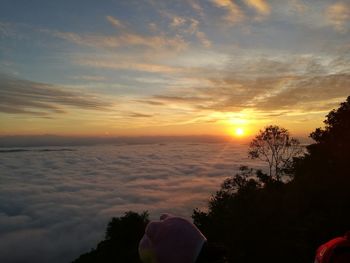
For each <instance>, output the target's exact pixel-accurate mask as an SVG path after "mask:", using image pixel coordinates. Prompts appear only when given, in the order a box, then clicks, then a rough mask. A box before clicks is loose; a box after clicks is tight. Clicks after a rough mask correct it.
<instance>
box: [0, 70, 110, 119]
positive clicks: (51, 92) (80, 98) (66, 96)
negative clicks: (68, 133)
mask: <svg viewBox="0 0 350 263" xmlns="http://www.w3.org/2000/svg"><path fill="white" fill-rule="evenodd" d="M0 86H1V89H0V111H1V112H4V113H12V114H15V113H22V114H32V115H38V116H47V115H49V114H52V113H64V112H66V111H67V107H75V108H80V109H86V110H99V111H101V110H102V111H104V110H107V109H108V108H109V107H110V106H112V104H111V103H110V102H109V101H107V100H104V99H102V98H99V97H98V96H96V95H93V94H89V93H85V92H79V91H78V90H76V91H72V90H69V89H67V88H64V87H60V86H57V85H51V84H45V83H39V82H32V81H28V80H22V79H18V78H14V77H10V76H6V75H0Z"/></svg>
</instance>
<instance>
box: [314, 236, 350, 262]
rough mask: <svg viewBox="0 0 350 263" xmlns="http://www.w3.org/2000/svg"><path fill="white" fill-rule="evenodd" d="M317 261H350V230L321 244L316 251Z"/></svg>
mask: <svg viewBox="0 0 350 263" xmlns="http://www.w3.org/2000/svg"><path fill="white" fill-rule="evenodd" d="M315 263H350V232H348V233H346V234H345V236H344V237H337V238H334V239H331V240H330V241H328V242H326V243H325V244H323V245H321V246H320V247H319V248H318V249H317V251H316V259H315Z"/></svg>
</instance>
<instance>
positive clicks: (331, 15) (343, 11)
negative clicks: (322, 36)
mask: <svg viewBox="0 0 350 263" xmlns="http://www.w3.org/2000/svg"><path fill="white" fill-rule="evenodd" d="M326 16H327V19H328V21H329V23H330V24H331V25H332V26H333V27H334V28H335V29H336V30H337V31H339V32H342V33H345V32H346V31H347V28H346V24H347V23H348V22H349V20H350V6H349V4H346V3H343V2H337V3H335V4H332V5H330V6H329V7H328V8H327V10H326Z"/></svg>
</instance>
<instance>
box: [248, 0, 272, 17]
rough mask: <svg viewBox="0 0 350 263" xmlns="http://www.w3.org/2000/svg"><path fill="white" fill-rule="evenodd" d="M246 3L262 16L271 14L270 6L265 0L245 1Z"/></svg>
mask: <svg viewBox="0 0 350 263" xmlns="http://www.w3.org/2000/svg"><path fill="white" fill-rule="evenodd" d="M245 3H246V4H247V5H248V6H250V7H253V8H254V9H255V10H256V11H257V12H258V13H260V14H263V15H267V14H269V13H270V5H269V4H268V3H267V2H266V1H265V0H245Z"/></svg>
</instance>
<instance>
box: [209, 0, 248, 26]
mask: <svg viewBox="0 0 350 263" xmlns="http://www.w3.org/2000/svg"><path fill="white" fill-rule="evenodd" d="M211 2H212V3H213V4H214V5H215V6H216V7H218V8H221V9H224V10H225V11H226V12H227V14H226V15H225V17H224V19H225V20H227V21H228V22H230V23H233V24H235V23H237V22H239V21H241V20H243V18H244V13H243V11H242V10H241V9H240V7H239V6H238V5H237V4H236V3H235V2H233V1H232V0H211Z"/></svg>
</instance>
